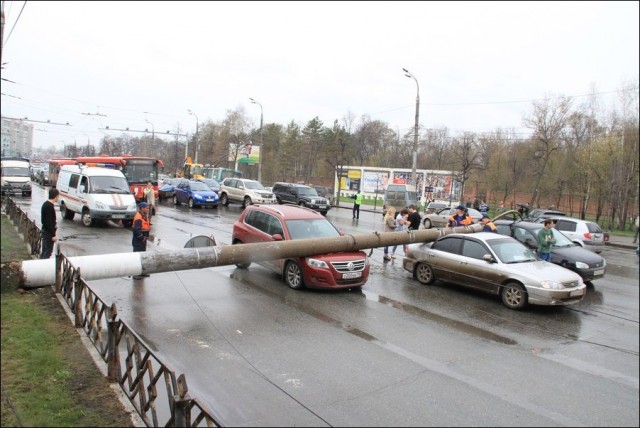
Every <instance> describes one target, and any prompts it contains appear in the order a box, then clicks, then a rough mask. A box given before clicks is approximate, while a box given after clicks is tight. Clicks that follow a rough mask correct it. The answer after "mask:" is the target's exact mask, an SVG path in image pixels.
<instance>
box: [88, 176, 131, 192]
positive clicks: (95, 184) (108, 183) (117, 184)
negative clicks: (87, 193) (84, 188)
mask: <svg viewBox="0 0 640 428" xmlns="http://www.w3.org/2000/svg"><path fill="white" fill-rule="evenodd" d="M90 185H91V192H93V193H131V191H130V190H129V184H128V183H127V180H125V179H124V178H123V177H102V176H98V177H91V180H90Z"/></svg>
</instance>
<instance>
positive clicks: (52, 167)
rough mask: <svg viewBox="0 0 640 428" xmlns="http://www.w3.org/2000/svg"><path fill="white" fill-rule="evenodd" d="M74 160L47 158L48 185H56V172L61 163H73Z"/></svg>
mask: <svg viewBox="0 0 640 428" xmlns="http://www.w3.org/2000/svg"><path fill="white" fill-rule="evenodd" d="M75 164H76V160H75V159H72V158H59V159H49V177H48V180H49V186H51V187H56V183H57V182H58V174H59V173H60V168H61V167H62V165H75Z"/></svg>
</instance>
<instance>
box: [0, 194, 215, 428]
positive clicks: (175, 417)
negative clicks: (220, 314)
mask: <svg viewBox="0 0 640 428" xmlns="http://www.w3.org/2000/svg"><path fill="white" fill-rule="evenodd" d="M3 208H4V210H5V213H6V214H7V216H8V217H9V219H10V220H11V221H12V223H13V224H14V225H15V226H16V227H17V229H18V231H19V233H20V234H21V235H22V236H23V238H24V240H25V241H26V242H27V244H28V245H29V247H30V252H31V254H32V255H37V254H39V253H40V246H41V238H40V229H39V228H38V226H37V225H36V223H35V222H34V221H32V220H31V219H29V217H28V216H27V214H26V213H24V212H23V211H22V210H21V209H20V207H18V205H16V203H15V202H14V201H13V199H11V198H6V200H5V201H4V203H3ZM55 266H56V275H55V278H56V283H55V286H54V289H55V292H56V293H58V294H60V295H61V297H62V299H63V300H64V301H65V302H66V303H67V305H68V306H69V308H70V310H71V311H72V313H73V314H74V324H75V327H77V328H82V329H83V331H84V332H85V334H86V335H87V337H88V338H89V339H90V340H91V342H92V343H93V345H94V346H95V348H96V350H97V351H98V353H99V354H100V357H101V358H102V360H103V362H104V363H105V364H106V367H107V378H108V380H109V382H117V383H118V384H119V385H120V387H121V388H122V390H123V391H124V393H125V394H126V395H127V397H128V398H129V401H130V402H131V404H132V405H133V407H134V408H135V409H136V411H137V412H138V414H139V416H140V417H141V418H142V420H143V421H144V422H145V424H146V425H147V426H152V427H160V426H165V427H197V426H207V427H214V426H221V424H220V422H219V419H218V418H216V417H214V416H213V413H212V412H211V411H210V410H209V409H207V408H206V406H204V405H203V404H202V403H200V402H199V401H198V400H197V399H196V398H192V397H191V396H190V395H189V393H188V391H189V389H188V387H187V380H186V378H185V376H184V375H180V376H178V377H176V375H175V373H174V371H173V370H171V369H170V368H169V367H168V366H167V365H166V364H164V363H163V362H162V360H161V359H160V356H159V355H157V354H155V353H154V352H152V351H151V349H149V347H148V346H147V345H146V344H145V342H144V341H143V340H142V339H141V338H140V337H139V336H138V335H137V334H136V333H135V332H134V331H133V330H132V329H131V328H129V326H127V324H126V323H125V322H124V321H122V320H121V319H119V318H118V311H117V308H116V305H115V303H112V304H111V305H109V304H108V303H106V302H105V301H103V300H102V299H101V298H100V297H99V296H98V295H97V294H96V293H95V292H94V291H93V290H92V289H91V287H89V285H88V284H87V283H86V282H85V281H84V280H83V279H82V275H81V272H80V269H79V268H75V267H74V266H73V265H72V263H71V262H70V260H69V259H68V258H67V257H66V256H65V255H64V254H62V253H61V252H60V247H58V249H57V251H56V253H55Z"/></svg>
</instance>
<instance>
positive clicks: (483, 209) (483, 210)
mask: <svg viewBox="0 0 640 428" xmlns="http://www.w3.org/2000/svg"><path fill="white" fill-rule="evenodd" d="M488 211H489V205H487V203H486V202H485V201H482V202H481V203H480V213H482V214H486V213H487V212H488Z"/></svg>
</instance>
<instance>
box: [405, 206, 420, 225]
mask: <svg viewBox="0 0 640 428" xmlns="http://www.w3.org/2000/svg"><path fill="white" fill-rule="evenodd" d="M407 211H408V212H409V216H408V217H407V219H408V220H409V230H418V229H420V221H421V220H422V217H420V213H419V212H418V208H417V207H416V206H415V204H411V205H409V206H408V207H407Z"/></svg>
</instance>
